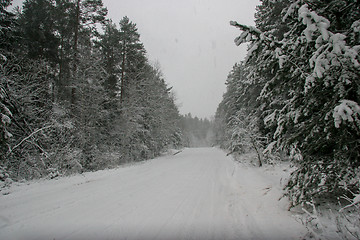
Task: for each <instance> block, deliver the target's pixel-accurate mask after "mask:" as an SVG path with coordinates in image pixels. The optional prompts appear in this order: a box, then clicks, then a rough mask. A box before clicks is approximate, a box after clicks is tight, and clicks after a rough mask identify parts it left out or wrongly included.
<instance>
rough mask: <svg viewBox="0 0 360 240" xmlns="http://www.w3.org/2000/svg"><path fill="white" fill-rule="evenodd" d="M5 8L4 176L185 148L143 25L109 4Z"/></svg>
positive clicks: (1, 53)
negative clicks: (116, 14)
mask: <svg viewBox="0 0 360 240" xmlns="http://www.w3.org/2000/svg"><path fill="white" fill-rule="evenodd" d="M10 5H11V0H5V1H1V3H0V6H1V8H0V11H1V15H0V16H1V19H0V41H1V42H0V100H1V102H0V114H1V121H0V180H1V182H2V184H3V185H6V184H9V183H10V182H11V179H12V180H21V179H33V178H40V177H50V178H53V177H56V176H58V175H67V174H72V173H77V172H84V171H93V170H99V169H104V168H107V167H114V166H118V165H119V164H123V163H127V162H132V161H142V160H145V159H151V158H153V157H155V156H158V155H159V154H160V153H161V152H162V151H164V150H166V149H167V148H178V147H180V146H182V145H183V137H182V132H181V129H180V119H181V117H180V114H179V111H178V108H177V106H176V103H175V98H174V94H173V92H172V91H171V89H172V87H169V86H168V85H167V83H166V82H165V80H164V78H163V75H162V72H161V70H160V68H159V67H158V66H157V64H152V63H150V61H149V60H148V59H147V56H146V50H145V47H144V45H143V44H142V42H141V40H140V34H139V32H138V30H137V27H136V24H135V23H133V22H132V21H131V20H130V19H129V18H128V17H126V16H124V17H123V18H122V20H121V21H120V22H119V23H118V24H115V23H113V22H112V21H111V19H108V18H107V9H106V8H105V7H104V6H103V3H102V1H101V0H77V1H70V0H69V1H60V0H26V1H25V2H24V3H23V6H22V10H20V9H18V10H17V11H11V12H10V11H8V10H7V8H8V7H9V6H10Z"/></svg>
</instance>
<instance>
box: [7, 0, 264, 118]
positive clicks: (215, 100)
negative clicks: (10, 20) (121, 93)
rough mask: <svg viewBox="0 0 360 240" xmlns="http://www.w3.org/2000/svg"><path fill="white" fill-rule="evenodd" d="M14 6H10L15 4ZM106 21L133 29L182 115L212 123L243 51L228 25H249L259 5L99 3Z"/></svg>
mask: <svg viewBox="0 0 360 240" xmlns="http://www.w3.org/2000/svg"><path fill="white" fill-rule="evenodd" d="M19 2H22V1H20V0H15V1H14V4H19ZM103 3H104V5H105V6H106V7H107V8H108V11H109V13H108V17H109V18H111V19H112V20H113V22H115V23H118V22H119V21H120V19H121V18H122V17H124V16H128V17H129V18H130V20H131V21H132V22H134V23H136V24H137V27H138V31H139V33H140V36H141V41H142V42H143V43H144V46H145V49H146V50H147V54H148V58H149V60H150V61H151V62H158V63H159V64H160V66H161V70H162V72H163V74H164V77H165V80H166V82H167V83H168V84H169V85H170V86H173V87H174V88H173V89H174V91H175V94H176V97H177V104H178V106H179V109H180V113H182V114H185V113H188V112H190V113H191V114H192V115H193V116H198V117H200V118H204V117H207V118H210V117H211V116H213V115H214V114H215V111H216V108H217V106H218V104H219V103H220V101H221V99H222V95H223V93H224V91H225V88H226V86H225V80H226V77H227V75H228V73H229V71H230V70H231V69H232V66H233V65H234V64H235V63H236V62H238V61H240V60H242V59H243V58H244V57H245V54H246V46H242V47H241V46H240V47H237V46H235V44H234V38H235V37H237V36H238V34H239V33H240V32H239V30H237V29H236V28H234V27H232V26H230V24H229V22H230V21H231V20H236V21H238V22H240V23H244V24H248V25H253V24H254V13H255V7H256V5H258V4H259V1H258V0H103Z"/></svg>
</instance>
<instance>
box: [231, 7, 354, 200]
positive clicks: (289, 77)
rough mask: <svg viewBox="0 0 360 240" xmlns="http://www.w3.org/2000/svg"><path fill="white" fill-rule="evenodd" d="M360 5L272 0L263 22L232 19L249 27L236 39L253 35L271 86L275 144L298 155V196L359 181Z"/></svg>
mask: <svg viewBox="0 0 360 240" xmlns="http://www.w3.org/2000/svg"><path fill="white" fill-rule="evenodd" d="M276 6H280V8H277V7H276ZM281 8H284V10H282V11H280V10H281ZM279 12H281V15H279V14H278V13H279ZM359 12H360V11H359V4H358V2H357V1H336V0H334V1H327V2H326V3H324V2H323V1H315V0H314V1H301V0H300V1H265V0H264V1H262V5H261V6H260V7H259V11H258V13H257V15H256V16H257V19H256V23H257V27H256V28H255V27H249V26H244V25H241V24H238V23H236V22H232V25H233V26H235V27H238V28H240V29H241V30H242V31H243V33H242V34H241V35H240V36H239V37H238V38H237V39H236V40H235V41H236V43H237V44H241V43H243V42H250V46H249V54H248V57H247V64H248V66H249V68H250V69H251V72H252V73H253V74H252V75H250V76H249V80H250V81H251V82H259V83H260V85H262V86H263V87H262V90H261V92H260V94H259V95H258V99H259V100H260V102H261V103H262V106H263V107H262V110H263V113H262V116H261V117H260V119H261V118H262V119H263V120H264V123H265V125H266V129H267V131H269V133H270V136H271V137H272V139H273V141H274V142H271V144H270V145H271V146H274V144H276V146H277V147H279V148H280V149H283V150H286V151H288V152H289V153H290V154H291V156H292V158H293V159H294V160H295V161H296V162H297V163H298V170H297V171H295V172H294V173H293V174H292V179H291V180H290V181H289V183H288V190H289V193H290V196H291V197H292V201H293V203H294V204H298V203H299V202H302V201H306V200H309V199H310V198H312V197H313V196H315V195H317V196H320V195H321V194H334V195H338V194H341V192H342V191H346V190H354V189H356V188H358V185H357V184H356V183H352V181H353V179H354V178H356V171H357V170H356V169H357V168H358V167H359V164H360V162H359V159H360V152H359V150H360V149H359V141H358V140H357V139H360V138H359V130H358V129H359V109H360V108H359V84H358V81H357V80H356V79H358V77H359V66H360V65H359V55H358V44H359V42H358V34H359V28H358V25H359V21H358V19H359ZM276 15H278V17H277V18H270V17H269V16H276ZM310 173H311V174H310ZM349 173H351V174H349ZM344 183H345V185H344Z"/></svg>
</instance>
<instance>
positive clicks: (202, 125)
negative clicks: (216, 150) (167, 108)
mask: <svg viewBox="0 0 360 240" xmlns="http://www.w3.org/2000/svg"><path fill="white" fill-rule="evenodd" d="M213 125H214V124H213V122H212V121H210V120H208V119H207V118H204V119H202V118H198V117H193V116H191V114H190V113H188V114H185V115H182V116H181V119H180V128H181V132H182V133H183V144H184V146H185V147H210V146H213V145H214V131H213Z"/></svg>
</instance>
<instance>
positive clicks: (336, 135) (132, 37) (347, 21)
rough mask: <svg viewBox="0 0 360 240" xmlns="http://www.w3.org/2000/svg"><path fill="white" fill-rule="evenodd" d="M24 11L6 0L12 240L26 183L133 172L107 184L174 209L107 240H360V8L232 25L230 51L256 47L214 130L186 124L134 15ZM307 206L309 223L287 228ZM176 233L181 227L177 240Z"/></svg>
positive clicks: (281, 6)
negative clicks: (15, 203) (16, 200)
mask: <svg viewBox="0 0 360 240" xmlns="http://www.w3.org/2000/svg"><path fill="white" fill-rule="evenodd" d="M239 1H241V0H239ZM244 2H245V1H244ZM11 4H12V0H0V193H2V194H1V195H3V196H0V238H1V236H3V237H9V236H13V235H11V231H12V230H13V229H16V227H17V226H15V225H13V226H12V225H4V226H5V227H9V228H8V229H7V228H5V227H4V228H3V226H2V225H1V221H2V220H1V218H2V215H1V211H2V210H1V209H2V208H1V207H2V201H7V200H6V197H9V198H12V196H11V195H12V193H11V191H9V190H6V189H11V187H12V185H16V184H17V185H16V186H18V185H20V188H21V186H22V185H21V183H24V182H29V181H36V180H39V179H45V180H46V181H57V180H58V179H63V178H65V179H67V177H71V176H73V177H74V176H75V177H74V179H75V178H76V176H79V175H82V176H86V177H87V178H89V180H87V182H86V183H88V182H92V181H94V182H96V181H97V180H96V176H98V175H86V174H90V173H92V172H101V171H110V170H111V169H118V170H117V171H121V174H123V175H121V174H120V173H119V175H116V174H115V173H114V172H109V174H110V175H109V176H111V177H112V178H114V179H115V175H116V176H117V177H119V179H120V180H119V181H123V182H121V184H124V186H133V188H132V187H131V188H130V187H129V190H128V191H130V192H131V191H133V190H134V189H141V191H140V190H139V191H137V192H131V193H132V194H134V195H136V194H138V195H139V199H140V198H141V197H142V198H146V199H147V200H148V201H149V202H151V201H152V200H153V199H154V202H157V203H158V204H160V200H159V199H158V198H156V197H159V196H164V199H169V200H168V201H167V200H166V201H167V203H166V204H165V205H164V209H168V210H169V211H173V212H172V214H170V213H169V214H170V215H169V216H168V215H166V213H165V212H162V210H159V209H163V208H162V207H160V205H156V204H155V203H154V204H153V205H151V206H153V207H154V208H156V209H157V212H156V214H155V213H153V212H151V211H152V210H149V209H146V210H145V209H142V210H140V208H139V210H134V209H135V208H134V209H133V210H129V212H131V211H134V213H136V214H138V215H136V214H135V215H134V216H135V217H134V216H133V218H131V217H130V218H129V219H132V220H134V219H137V218H136V217H137V216H140V215H141V212H144V213H145V215H147V216H153V217H154V219H157V220H154V222H153V221H152V220H151V219H149V221H148V222H147V220H146V218H142V217H141V220H139V221H138V223H139V224H140V223H148V224H150V225H146V226H152V227H154V228H150V227H149V229H148V230H146V231H145V230H144V229H147V228H146V227H144V228H142V230H141V229H140V228H139V229H140V230H141V231H140V230H139V229H137V228H136V229H137V230H136V231H133V228H131V231H130V230H129V232H126V231H123V232H121V234H124V235H121V236H122V237H123V238H117V237H115V236H117V235H114V236H112V235H111V236H110V235H106V236H107V239H128V238H129V239H145V238H147V237H150V239H157V238H159V239H189V236H192V237H194V239H248V238H251V239H360V228H359V226H360V1H359V0H260V1H259V4H258V6H257V7H256V9H255V15H254V23H255V24H254V25H248V24H244V23H242V22H240V21H238V20H237V19H229V21H230V20H232V21H230V23H228V25H224V28H231V29H233V30H234V32H235V33H236V34H237V37H236V38H235V39H228V41H229V42H232V41H233V42H234V45H236V46H240V45H245V46H246V48H247V50H246V57H245V58H244V59H241V58H240V57H239V61H238V62H236V63H235V62H234V65H233V68H232V69H229V73H228V75H227V76H223V79H218V81H221V82H222V83H223V84H224V85H226V90H225V92H224V94H223V96H222V99H221V102H220V103H219V104H218V106H217V110H216V112H215V113H213V116H214V117H211V118H209V119H207V118H199V117H197V116H195V115H192V114H191V113H186V114H182V113H181V111H180V106H179V105H181V103H180V104H179V101H178V99H177V96H176V89H174V87H173V86H172V85H170V84H169V83H168V82H167V80H166V79H165V77H164V74H163V72H162V69H161V67H160V64H161V63H160V64H158V63H153V62H152V61H151V60H149V58H148V55H147V51H146V46H145V45H144V44H143V43H142V41H141V31H139V30H138V28H137V24H136V23H135V22H133V20H132V19H131V16H122V18H121V20H120V22H114V21H113V20H112V19H110V18H109V17H108V9H107V8H106V6H105V5H104V3H103V2H102V0H25V1H23V3H22V7H21V8H14V9H12V10H10V8H9V7H10V6H11ZM224 4H227V3H226V1H224ZM204 24H206V22H204ZM218 34H222V33H218ZM217 48H221V46H217ZM174 57H175V56H174ZM194 67H195V68H196V66H194ZM179 68H181V66H179ZM184 71H185V70H184ZM199 71H206V70H204V69H199ZM193 81H196V80H193ZM189 87H190V88H191V86H189ZM205 89H206V88H205V87H204V91H205ZM193 104H196V102H194V103H193ZM166 154H167V155H166ZM164 155H165V157H164ZM164 159H165V160H164ZM122 166H124V168H123V169H121V168H119V167H122ZM126 166H132V167H129V169H130V170H131V169H132V170H131V171H134V173H132V172H130V170H126V169H127V168H126ZM134 166H135V167H134ZM119 169H120V170H119ZM276 169H278V170H276ZM279 169H280V170H279ZM100 170H101V171H100ZM171 171H172V172H171ZM269 172H272V175H271V174H269ZM99 174H100V173H99ZM101 174H103V175H101V176H104V178H105V176H107V175H106V174H107V173H106V172H101ZM111 174H113V175H111ZM131 174H134V175H131ZM154 174H155V175H154ZM207 174H208V175H207ZM286 174H288V175H286ZM161 176H162V177H163V178H162V179H161ZM274 176H275V177H278V178H277V180H274V181H273V180H272V179H273V178H274V179H275V177H274ZM121 177H122V178H121ZM147 177H148V178H147ZM157 177H159V179H158V178H157ZM69 179H70V178H69ZM124 179H125V180H124ZM126 179H130V180H129V182H127V181H126ZM134 179H137V180H134ZM145 179H146V180H145ZM264 179H265V180H264ZM133 180H134V181H133ZM58 181H67V180H58ZM69 181H70V182H71V181H74V182H76V181H80V180H69ZM130 181H131V183H130ZM137 181H138V182H141V181H143V182H141V184H143V185H142V186H141V187H140V186H137V185H136V183H137ZM152 181H153V182H154V186H152V185H151V186H150V184H151V183H152ZM170 182H171V183H172V185H165V184H166V183H169V184H170ZM76 183H77V182H76ZM197 183H199V184H200V185H199V187H198V188H196V189H195V187H196V186H197V185H196V184H197ZM81 184H82V183H79V185H81ZM109 184H110V185H111V183H110V182H109ZM119 184H120V183H119ZM129 184H130V185H129ZM131 184H133V185H131ZM147 184H149V186H148V185H147ZM181 184H188V185H186V186H187V188H186V187H184V185H181ZM221 184H224V185H221ZM242 184H243V185H242ZM246 184H248V185H246ZM257 184H258V185H257ZM155 185H156V186H157V187H159V189H158V188H152V187H155ZM92 186H93V187H94V189H98V188H96V187H95V186H94V185H92ZM111 186H112V185H111ZM143 186H148V188H146V187H143ZM224 186H225V187H224ZM245 186H246V187H245ZM115 187H116V186H115V185H114V188H115ZM192 187H193V188H194V189H192ZM207 187H211V189H210V190H209V189H207ZM124 188H125V187H124ZM245 188H246V189H247V190H246V191H245V190H242V189H245ZM99 189H100V188H99ZM166 189H167V190H166ZM188 189H192V190H191V193H190V192H186V191H187V190H188ZM30 190H31V189H30ZM30 190H29V191H30ZM165 190H166V191H165ZM258 190H259V191H262V192H258V195H256V194H257V193H256V194H255V193H254V194H255V195H246V194H248V193H249V192H252V191H258ZM64 191H66V189H65V190H64ZM94 191H95V190H94ZM103 191H105V190H103ZM124 191H125V190H124ZM216 191H218V192H216ZM19 192H20V190H19ZM148 192H149V194H153V195H151V197H149V196H148V195H146V196H143V195H141V194H145V193H146V194H147V193H148ZM150 192H151V193H150ZM117 193H119V195H118V196H121V199H122V200H123V201H127V196H128V194H127V192H126V193H123V195H121V194H122V192H120V190H118V192H117ZM16 194H18V192H16V191H14V196H13V197H14V198H15V196H16ZM69 194H71V193H69ZM106 194H110V192H109V193H108V192H105V193H104V196H105V195H106ZM156 194H159V196H155V195H156ZM161 194H164V195H161ZM177 194H178V195H177ZM100 195H101V194H99V196H100ZM200 195H201V196H202V197H203V198H201V197H200ZM84 196H85V195H84ZM89 196H90V195H89ZM106 196H107V195H106ZM109 196H110V195H109ZM130 196H132V195H131V194H130ZM136 196H137V195H136ZM140 196H141V197H140ZM183 196H187V198H184V200H181V199H182V197H183ZM1 197H3V199H1ZM167 197H168V198H167ZM109 198H111V197H109ZM104 199H105V198H104ZM104 199H98V200H99V201H105V200H104ZM121 199H120V197H119V201H122V200H121ZM139 199H138V200H139ZM192 199H193V200H194V202H193V203H192V202H191V201H192ZM211 199H212V200H211ZM214 199H216V200H214ZM239 199H246V200H241V201H242V202H241V201H240V200H239ZM155 200H156V201H155ZM44 201H45V200H44ZM49 201H50V200H49ZM74 201H75V202H76V200H74ZM131 201H133V200H131ZM131 201H130V200H129V202H124V206H125V205H126V204H130V205H131V204H133V203H132V202H131ZM134 201H135V200H134ZM164 201H165V200H164ZM177 201H179V202H177ZM283 201H286V203H283ZM9 202H11V201H10V200H9ZM190 202H191V203H190ZM204 202H206V203H204ZM137 203H138V204H139V206H147V205H146V203H144V202H141V201H140V200H139V201H138V202H136V201H135V203H134V204H137ZM171 203H173V204H174V206H172V205H171ZM187 203H189V204H190V205H191V206H193V208H190V207H189V208H187V207H186V206H188V205H186V204H187ZM270 203H274V204H275V205H274V206H275V207H274V206H273V205H270ZM162 204H164V203H162ZM167 204H168V205H167ZM176 204H177V205H176ZM211 204H213V205H211ZM216 204H218V205H216ZM221 204H222V205H221ZM237 204H238V205H237ZM241 204H243V205H242V206H240V205H241ZM256 204H258V205H256ZM5 205H6V204H5ZM5 205H4V206H5ZM130 205H129V206H130ZM190 205H189V206H190ZM220 205H221V206H226V209H227V211H222V209H225V207H220ZM285 205H286V207H284V206H285ZM114 206H115V205H114ZM131 206H132V205H131ZM136 206H138V205H136ZM237 206H240V207H237ZM109 207H110V205H109ZM172 207H174V208H172ZM207 207H209V208H207ZM277 207H280V208H282V210H281V211H280V213H279V211H278V212H275V210H274V212H271V214H275V215H272V216H270V217H274V216H275V217H274V219H275V218H276V216H277V215H276V214H284V215H281V216H280V215H279V216H278V217H279V220H276V221H274V222H272V221H269V219H268V218H267V217H266V216H265V215H262V214H266V209H275V208H277ZM14 208H15V207H14ZM129 208H130V207H128V208H127V209H129ZM263 208H264V209H263ZM49 209H50V208H49ZM112 209H114V208H112ZM119 209H120V208H119ZM124 209H125V207H124V208H123V209H122V211H120V210H119V212H121V213H123V212H124V211H125V210H124ZM136 209H137V208H136ZM259 209H260V210H259ZM294 209H298V211H299V212H301V216H302V217H298V219H300V220H297V223H296V221H295V220H294V222H291V221H292V220H291V221H290V220H287V219H294V218H292V217H290V216H289V214H288V213H289V212H291V211H294ZM329 209H330V210H329ZM5 210H6V208H5V207H4V211H5ZM123 210H124V211H123ZM187 210H188V211H189V212H186V211H187ZM9 211H10V210H9ZM114 211H115V212H116V210H114ZM126 211H127V210H126ZM126 211H125V212H126ZM136 211H139V212H136ZM164 211H165V210H164ZM182 211H183V212H182ZM49 212H50V210H49ZM258 212H261V213H258ZM264 212H265V213H264ZM334 212H335V213H336V214H335V213H334ZM157 213H158V215H157ZM211 213H212V214H213V215H211ZM255 213H256V214H259V215H256V214H255ZM52 214H54V215H53V216H56V215H55V213H54V212H52ZM129 214H130V213H129ZM251 214H254V215H252V216H253V217H252V218H251V219H250V220H249V218H246V219H247V220H245V216H246V217H248V215H251ZM293 214H295V213H293ZM296 214H300V213H298V212H296ZM40 215H41V213H40ZM99 215H101V214H99ZM4 216H5V215H4ZM4 216H3V217H4ZM9 216H10V215H9ZM19 216H20V215H19ZM29 216H30V215H29ZM51 216H52V215H51ZM101 216H105V215H101ZM106 216H109V219H112V218H111V217H112V215H111V214H109V215H106ZM129 216H130V215H129ZM185 216H186V218H189V219H192V220H191V221H190V220H189V221H190V222H191V223H194V224H195V225H196V224H198V225H196V226H201V227H200V228H196V227H194V228H192V227H189V226H190V225H189V224H190V223H189V224H188V222H187V221H185V220H184V222H182V219H183V218H182V217H184V218H185ZM200 216H201V217H200ZM264 216H265V217H264ZM299 216H300V215H299ZM156 217H158V218H156ZM242 217H244V218H242ZM9 218H10V217H9ZM29 218H30V217H29ZM84 218H85V217H84ZM4 219H5V217H4ZM106 219H107V218H105V217H104V218H103V220H101V221H103V222H105V223H106ZM144 219H145V220H144ZM209 219H210V220H209ZM266 219H268V220H266ZM117 220H119V219H118V218H114V220H111V221H113V222H115V223H114V224H115V225H116V224H117V223H116V221H117ZM14 221H15V220H14ZM119 221H120V220H119ZM134 221H135V220H134ZM157 221H158V222H157ZM282 221H283V222H282ZM331 221H332V223H330V222H331ZM15 222H16V221H15ZM271 222H272V223H271ZM157 223H159V226H158V225H157ZM205 223H206V224H208V225H206V224H205ZM118 224H120V223H118ZM123 224H125V225H124V226H128V225H126V223H123ZM172 224H173V225H172ZM211 224H214V225H211ZM216 224H218V225H216ZM242 224H243V225H242ZM267 224H274V226H270V225H267ZM287 224H289V225H287ZM327 224H329V225H327ZM120 225H121V224H120ZM120 225H119V226H120ZM135 225H136V223H135ZM275 225H276V226H275ZM86 226H87V227H84V229H90V227H89V226H90V225H86ZM109 226H110V225H109ZM111 226H112V225H111ZM122 226H123V225H122ZM136 226H138V225H136ZM205 226H207V228H206V227H205ZM214 226H215V227H214ZM267 226H268V228H267ZM286 226H289V228H288V229H287V227H286ZM12 227H13V229H12ZM67 227H69V226H67V225H64V228H66V229H67ZM132 227H133V226H132ZM167 227H168V228H169V229H172V230H171V231H173V230H174V229H176V230H179V231H178V232H177V235H176V237H175V238H172V237H173V236H174V235H172V233H173V232H172V233H171V234H170V233H169V232H167ZM171 227H173V228H171ZM2 228H3V230H4V232H3V234H4V235H1V231H2ZM70 228H71V227H69V229H70ZM125 229H127V230H128V228H125ZM150 229H154V231H152V230H150ZM204 229H205V230H204ZM220 229H221V231H220ZM244 229H246V231H245V230H244ZM259 229H261V231H260V230H259ZM269 229H270V230H269ZM279 229H280V230H279ZM84 231H85V230H84ZM114 231H115V230H114ZM287 231H288V232H287ZM60 232H61V231H60ZM60 232H59V233H60ZM48 233H49V235H44V236H46V237H47V238H44V239H52V238H54V239H55V236H56V237H59V239H71V238H72V237H75V238H77V239H78V238H80V239H82V237H84V235H69V236H70V237H68V238H66V237H63V238H61V237H60V236H61V235H56V234H55V235H51V234H53V232H50V230H49V232H47V233H46V234H48ZM55 233H56V231H55ZM80 233H81V232H77V233H76V234H80ZM108 233H109V232H107V233H106V234H108ZM280 233H281V234H282V235H280ZM126 234H128V235H126ZM169 234H170V235H169ZM206 234H207V235H206ZM14 236H15V235H14ZM28 236H29V235H27V237H28ZM36 236H40V235H36ZM41 236H42V235H41ZM85 236H88V235H85ZM119 236H120V235H119ZM295 236H296V237H297V238H295ZM278 237H280V238H278ZM9 239H15V237H14V238H11V237H10V238H9ZM19 239H27V238H26V237H25V238H21V237H20V238H19ZM28 239H31V238H28ZM34 239H35V238H34ZM39 239H43V238H41V237H40V238H39ZM57 239H58V238H57ZM84 239H85V238H84ZM100 239H101V238H100Z"/></svg>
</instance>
